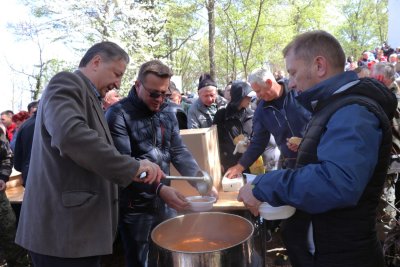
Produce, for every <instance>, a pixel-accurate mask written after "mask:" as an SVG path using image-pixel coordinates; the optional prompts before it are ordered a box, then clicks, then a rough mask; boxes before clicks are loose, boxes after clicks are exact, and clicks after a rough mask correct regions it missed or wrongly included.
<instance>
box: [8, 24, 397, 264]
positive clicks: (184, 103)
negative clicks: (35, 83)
mask: <svg viewBox="0 0 400 267" xmlns="http://www.w3.org/2000/svg"><path fill="white" fill-rule="evenodd" d="M399 50H400V48H397V49H396V50H395V49H392V48H390V47H389V46H388V45H387V44H386V43H385V44H384V45H383V46H382V47H379V48H377V49H375V50H374V51H372V52H369V51H365V52H363V54H362V57H361V58H360V59H359V60H358V61H355V60H354V58H353V57H351V56H349V57H348V58H347V60H346V57H345V54H344V52H343V49H342V47H341V45H340V43H339V42H338V41H337V40H336V38H335V37H333V36H332V35H331V34H329V33H327V32H324V31H311V32H306V33H303V34H300V35H298V36H296V37H295V38H294V39H293V41H291V42H290V43H289V44H288V45H287V46H286V47H285V48H284V49H283V55H284V58H285V63H286V67H287V71H288V73H289V78H287V77H285V73H284V72H283V71H281V70H279V71H276V72H275V73H273V72H271V70H270V69H268V68H258V69H255V70H253V71H252V72H251V73H250V75H249V76H248V77H246V78H247V79H246V81H231V82H229V83H227V84H226V86H225V87H224V90H218V87H219V86H218V85H217V83H216V81H215V80H214V79H213V77H211V75H210V74H208V73H203V74H202V75H201V76H200V78H199V80H198V86H197V93H196V95H197V96H198V97H196V98H189V97H188V96H187V95H184V94H182V93H181V92H180V90H179V88H177V87H176V85H175V84H174V83H173V82H172V81H171V77H172V76H173V73H172V70H171V68H170V67H168V66H167V65H166V64H164V63H163V62H161V61H160V60H150V61H148V62H144V63H143V64H142V65H141V67H140V69H139V72H138V76H137V79H136V81H135V82H134V84H133V85H132V88H131V90H130V91H129V93H128V95H127V96H126V97H121V96H120V95H119V92H118V88H119V87H120V85H121V79H122V77H123V75H124V72H125V70H126V67H127V65H128V64H129V60H130V59H129V55H128V54H127V53H126V52H125V51H124V50H123V49H122V48H120V47H119V46H118V45H117V44H115V43H112V42H101V43H97V44H95V45H93V46H92V47H90V48H89V49H88V50H87V52H86V53H85V55H84V56H83V57H82V59H81V61H80V64H79V66H78V69H77V70H76V71H75V72H61V73H58V74H57V75H55V76H54V77H53V78H52V79H51V81H50V82H49V84H48V86H47V87H46V89H45V90H44V92H43V95H42V97H41V99H40V101H34V102H32V103H30V104H29V105H28V108H27V110H28V111H20V112H18V113H16V114H14V113H13V112H12V111H10V110H6V111H3V112H2V113H1V127H0V142H1V146H0V148H1V151H0V156H1V158H0V160H1V165H0V167H1V168H0V171H1V172H0V174H1V176H0V215H1V216H0V251H1V252H3V255H4V256H3V257H4V259H5V260H6V261H7V264H8V266H29V264H33V266H35V267H36V266H38V267H47V266H49V267H50V266H61V267H62V266H77V267H79V266H85V267H90V266H96V267H99V266H100V261H101V256H102V255H107V254H111V253H112V244H113V241H114V239H115V235H116V232H117V231H119V233H120V236H121V240H122V243H123V248H124V253H125V264H126V266H128V267H133V266H143V267H145V266H156V264H157V262H156V260H157V257H155V256H154V255H155V254H154V253H155V252H154V247H153V245H152V242H151V240H150V233H151V231H152V229H153V228H154V227H155V226H156V225H157V224H159V223H160V222H162V221H164V220H166V219H168V218H171V217H174V216H176V215H177V212H180V211H183V210H185V209H187V208H188V205H189V203H188V202H187V200H186V199H185V197H184V196H183V194H182V193H181V192H179V191H178V190H177V189H175V188H173V187H171V186H170V183H169V181H168V180H166V179H164V178H165V176H166V175H168V174H169V172H170V165H171V164H172V165H173V166H174V167H175V168H176V169H177V170H178V171H179V172H180V173H181V174H182V175H185V176H201V175H202V170H201V168H200V167H199V165H198V163H197V162H196V160H195V158H194V157H193V155H192V154H191V152H190V151H189V150H188V148H187V147H186V145H185V144H184V143H183V141H182V138H181V136H180V130H181V129H195V128H208V127H211V126H212V125H217V131H218V139H219V151H220V159H221V174H224V175H225V176H226V177H228V178H234V177H237V176H239V175H241V174H242V173H244V172H252V168H251V167H252V166H254V164H255V162H257V161H258V160H259V159H262V161H263V164H264V168H265V169H267V172H266V173H264V171H262V172H257V173H256V174H259V175H258V176H257V177H256V179H255V180H254V181H253V182H252V183H249V184H246V185H245V186H243V187H242V188H241V189H240V191H239V195H238V200H239V201H242V202H243V203H244V205H245V207H246V208H247V209H249V211H250V212H251V213H252V214H254V215H255V216H258V215H259V211H258V209H259V206H260V204H261V203H262V202H268V203H270V204H271V205H272V206H282V205H291V206H293V207H295V208H296V213H295V214H294V215H293V216H292V217H290V218H289V219H287V220H285V221H282V222H281V229H282V237H283V240H284V242H285V246H286V248H287V252H288V255H289V259H290V262H291V264H292V266H294V267H298V266H320V267H322V266H324V267H330V266H345V267H346V266H348V267H350V266H351V267H361V266H363V267H369V266H370V267H383V266H384V254H383V250H382V244H383V243H384V241H385V240H384V238H383V239H382V238H378V236H377V234H376V231H377V229H378V232H379V233H382V235H383V236H385V235H386V234H387V229H390V228H393V227H395V226H396V225H397V217H398V215H397V214H396V206H397V203H396V199H398V200H399V199H400V187H399V189H397V188H396V187H397V184H398V183H397V181H398V173H399V172H400V129H399V123H400V111H399V108H398V101H399V99H400V95H399V82H400V81H399V77H400V61H399V57H400V51H399ZM293 138H296V140H297V141H296V142H295V141H293V140H294V139H293ZM12 166H14V167H15V169H16V170H18V171H20V172H21V173H22V179H23V185H24V187H25V195H24V201H23V204H22V208H21V214H20V219H19V223H18V228H17V229H16V228H15V227H16V225H17V223H16V219H15V215H14V213H13V210H12V208H11V205H10V203H9V201H8V200H7V197H6V195H5V189H6V183H5V182H6V181H7V179H8V177H9V176H10V173H11V168H12ZM143 176H144V177H143ZM192 186H193V187H194V188H195V189H196V190H198V192H199V193H201V194H203V193H204V188H203V185H202V184H199V183H192ZM396 189H397V190H396ZM382 191H383V194H382ZM206 194H208V195H211V196H214V197H216V198H218V191H217V188H215V187H212V188H210V190H208V191H207V192H206ZM377 209H379V211H380V212H379V214H380V215H379V214H378V215H377V214H376V210H377ZM379 216H380V217H379ZM377 222H378V223H377ZM382 223H383V224H384V226H383V227H381V230H379V229H380V228H379V224H382ZM377 225H378V226H377ZM14 239H15V242H14ZM28 254H29V257H28V256H27V255H28ZM28 261H31V263H29V262H28ZM338 264H339V265H338Z"/></svg>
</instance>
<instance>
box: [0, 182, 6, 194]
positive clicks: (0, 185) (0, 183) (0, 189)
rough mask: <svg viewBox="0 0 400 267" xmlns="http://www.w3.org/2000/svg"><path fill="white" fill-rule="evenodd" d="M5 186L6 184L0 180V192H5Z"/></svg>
mask: <svg viewBox="0 0 400 267" xmlns="http://www.w3.org/2000/svg"><path fill="white" fill-rule="evenodd" d="M6 188H7V185H6V182H4V181H3V180H1V179H0V191H3V190H6Z"/></svg>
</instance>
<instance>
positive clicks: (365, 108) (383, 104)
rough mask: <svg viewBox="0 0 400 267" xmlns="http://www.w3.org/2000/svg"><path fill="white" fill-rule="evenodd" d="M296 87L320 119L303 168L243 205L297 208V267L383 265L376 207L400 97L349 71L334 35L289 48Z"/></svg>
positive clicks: (292, 228) (311, 128)
mask: <svg viewBox="0 0 400 267" xmlns="http://www.w3.org/2000/svg"><path fill="white" fill-rule="evenodd" d="M283 54H284V56H285V61H286V66H287V70H288V72H289V74H290V82H289V86H290V87H292V88H296V90H298V91H302V92H303V93H302V94H301V95H300V96H299V97H298V100H299V102H300V103H302V105H304V107H305V108H307V109H308V110H310V111H311V112H312V113H313V115H312V119H311V121H310V122H309V124H308V126H307V132H306V133H305V135H304V137H303V141H302V143H301V144H300V147H299V150H298V156H297V162H296V169H286V170H277V171H272V172H269V173H267V174H264V175H261V176H257V178H256V179H255V180H254V181H253V183H252V184H247V185H245V186H244V187H243V188H242V189H241V190H240V192H239V196H238V199H239V200H240V201H243V202H244V204H245V205H246V206H247V207H248V208H249V209H250V211H251V212H252V213H253V214H255V215H256V214H258V213H259V211H258V208H259V205H260V203H261V202H262V201H263V202H268V203H269V204H271V205H272V206H282V205H291V206H293V207H295V208H296V209H297V210H296V213H295V214H294V215H293V216H292V217H290V218H289V219H287V220H286V221H285V225H284V227H283V232H282V234H283V239H284V242H285V245H286V248H287V251H288V254H289V258H290V260H291V263H292V266H294V267H310V266H312V267H333V266H341V267H382V266H384V263H383V255H382V248H381V246H380V243H379V241H378V239H377V236H376V230H375V223H376V208H377V205H378V202H379V199H380V196H381V193H382V188H383V183H384V179H385V176H386V170H387V166H388V163H389V158H390V149H391V127H390V122H389V120H390V119H391V118H392V117H393V114H394V112H395V109H396V106H397V101H396V97H395V96H394V95H393V94H392V93H391V92H390V91H389V90H387V89H386V88H385V87H384V86H383V85H382V84H380V83H379V82H377V81H375V80H372V79H369V78H365V79H361V80H359V79H358V77H357V75H356V74H355V73H354V72H352V71H349V72H344V71H343V70H344V64H345V54H344V52H343V49H342V47H341V46H340V44H339V42H338V41H337V40H336V39H335V38H334V37H333V36H332V35H330V34H329V33H327V32H324V31H312V32H307V33H303V34H300V35H298V36H297V37H296V38H295V39H294V40H293V41H292V42H291V43H289V45H288V46H286V48H285V49H284V50H283Z"/></svg>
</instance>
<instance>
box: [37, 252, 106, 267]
mask: <svg viewBox="0 0 400 267" xmlns="http://www.w3.org/2000/svg"><path fill="white" fill-rule="evenodd" d="M29 255H31V258H32V262H33V267H100V256H92V257H84V258H59V257H53V256H47V255H43V254H38V253H34V252H32V251H29Z"/></svg>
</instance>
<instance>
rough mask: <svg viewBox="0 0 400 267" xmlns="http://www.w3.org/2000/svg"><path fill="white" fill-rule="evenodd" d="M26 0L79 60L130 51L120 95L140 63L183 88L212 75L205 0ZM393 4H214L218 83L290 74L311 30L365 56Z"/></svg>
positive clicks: (383, 30)
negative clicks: (98, 45)
mask: <svg viewBox="0 0 400 267" xmlns="http://www.w3.org/2000/svg"><path fill="white" fill-rule="evenodd" d="M20 1H22V2H24V3H25V4H26V5H27V6H29V7H30V9H31V11H32V18H30V21H32V22H34V24H35V29H37V30H38V32H40V34H42V33H44V32H45V33H46V34H45V36H46V41H47V42H48V43H60V42H62V43H64V44H65V45H66V46H68V47H71V48H72V49H75V50H76V51H77V54H80V55H82V54H83V52H84V51H85V50H86V49H87V47H89V46H90V45H92V44H93V43H95V42H98V41H101V40H111V41H115V42H117V43H119V44H120V45H121V46H122V47H124V48H125V49H126V50H127V51H128V53H129V55H130V56H131V59H132V60H131V62H132V63H131V64H130V65H129V66H128V69H127V73H126V75H125V78H124V82H123V85H122V94H126V92H127V91H128V90H129V89H130V87H131V85H132V83H133V81H134V80H135V75H136V73H137V70H138V68H139V66H140V65H141V64H142V63H144V62H145V61H147V60H149V59H153V58H158V59H161V60H163V61H164V62H166V63H167V64H169V65H170V66H171V67H172V68H173V70H174V73H175V74H176V75H180V76H181V77H182V87H183V88H182V89H183V91H196V88H197V82H198V77H199V75H200V74H201V73H203V72H210V67H209V66H210V64H209V53H208V49H209V43H208V25H207V23H208V22H207V11H206V8H205V4H206V3H207V1H205V0H201V1H200V0H187V1H183V0H135V1H131V0H69V1H62V0H51V1H50V0H36V1H29V0H20ZM387 2H388V1H387V0H338V1H332V0H268V1H267V0H256V1H254V0H253V1H252V0H219V1H216V2H215V29H216V31H215V62H216V69H215V73H216V80H217V83H218V84H219V87H220V88H223V87H224V86H225V84H226V83H227V82H229V81H231V80H236V79H246V76H247V75H248V74H249V72H251V71H252V70H253V69H255V68H259V67H262V66H264V65H269V66H270V67H271V68H272V70H273V71H275V70H280V69H284V68H285V67H284V61H283V58H282V52H281V51H282V49H283V48H284V46H285V45H286V44H287V43H288V42H289V41H290V40H291V39H292V38H293V36H295V35H297V34H298V33H301V32H305V31H308V30H314V29H323V30H326V31H328V32H331V33H332V34H334V35H335V36H336V37H337V38H338V39H339V40H340V41H341V43H342V45H343V47H344V49H345V52H346V54H348V55H354V56H356V57H357V56H358V55H360V53H361V51H363V50H365V49H371V48H373V47H374V46H377V45H380V44H381V43H382V42H383V41H385V40H386V38H387V24H388V13H387V5H388V3H387ZM26 25H28V24H23V23H21V24H20V27H19V32H18V31H17V30H16V31H15V32H16V33H17V34H18V36H21V37H22V36H28V35H27V34H28V29H29V27H27V26H26ZM15 29H17V27H15ZM31 29H32V28H31ZM30 34H32V33H30ZM41 41H42V42H43V40H41ZM53 60H54V59H53ZM48 62H51V61H48ZM72 63H73V62H72V61H71V62H69V65H73V64H72ZM47 68H48V69H49V72H47V74H46V75H51V73H55V72H56V71H57V70H59V68H58V67H57V64H56V65H52V64H50V63H49V64H48V65H47ZM50 69H52V70H53V71H52V72H51V71H50Z"/></svg>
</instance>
